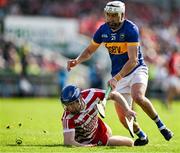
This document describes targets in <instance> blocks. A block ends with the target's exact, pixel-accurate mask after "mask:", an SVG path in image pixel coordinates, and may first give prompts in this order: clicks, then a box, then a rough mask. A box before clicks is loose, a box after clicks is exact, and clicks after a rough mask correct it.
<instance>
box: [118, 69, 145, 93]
mask: <svg viewBox="0 0 180 153" xmlns="http://www.w3.org/2000/svg"><path fill="white" fill-rule="evenodd" d="M136 83H142V84H144V85H146V86H147V83H148V68H147V67H146V66H140V67H138V68H137V69H136V70H135V71H134V72H132V73H131V74H130V75H128V76H126V77H124V78H122V79H121V80H120V81H118V83H117V86H116V89H115V90H116V91H118V92H119V93H129V94H130V93H131V87H132V85H133V84H136Z"/></svg>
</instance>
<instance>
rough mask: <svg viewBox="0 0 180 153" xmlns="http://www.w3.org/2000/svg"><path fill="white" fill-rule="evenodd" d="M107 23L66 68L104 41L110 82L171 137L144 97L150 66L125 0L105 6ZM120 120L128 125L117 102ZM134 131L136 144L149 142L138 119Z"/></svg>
mask: <svg viewBox="0 0 180 153" xmlns="http://www.w3.org/2000/svg"><path fill="white" fill-rule="evenodd" d="M104 14H105V23H104V24H103V25H101V26H100V28H99V29H98V30H97V31H96V33H95V34H94V37H93V39H92V41H91V43H90V44H89V46H88V47H87V48H86V49H85V50H84V51H83V52H82V53H81V54H80V55H79V56H78V57H77V58H76V59H72V60H69V61H68V62H67V69H68V70H69V71H70V70H71V68H72V67H74V66H76V65H77V64H79V63H82V62H84V61H86V60H88V59H89V58H90V57H91V56H92V54H93V53H94V52H95V51H96V50H97V48H98V47H99V46H100V45H101V44H102V43H103V44H104V45H105V47H106V48H107V50H108V52H109V56H110V59H111V63H112V70H111V74H112V78H111V79H110V80H109V81H108V85H110V86H111V87H112V89H114V90H116V91H118V92H120V93H121V94H122V95H123V96H124V97H125V99H126V100H127V102H128V103H129V105H130V106H131V107H132V101H134V102H135V103H137V104H138V105H139V106H140V107H141V108H142V109H143V110H144V112H145V113H146V114H147V115H148V116H149V117H150V118H151V119H152V120H153V121H154V122H155V123H156V125H157V127H158V129H159V131H160V132H161V134H162V135H163V136H164V138H165V139H166V140H168V141H169V140H170V139H171V138H172V136H173V133H172V132H171V131H170V130H169V129H168V128H167V127H166V126H165V124H164V123H163V122H162V120H161V119H160V118H159V116H158V113H157V112H156V110H155V108H154V107H153V105H152V103H151V102H150V100H149V99H147V98H146V97H145V92H146V88H147V82H148V68H147V66H146V64H145V63H144V59H143V55H142V51H141V48H140V38H139V30H138V27H137V26H136V25H135V24H134V23H133V22H131V21H129V20H127V19H125V4H124V3H123V2H121V1H112V2H109V3H107V5H106V6H105V8H104ZM115 108H116V111H117V114H118V117H119V119H120V121H121V122H122V123H123V125H124V126H125V127H126V123H125V122H124V116H123V115H122V113H121V107H120V106H119V105H118V104H115ZM133 127H134V132H135V134H136V135H137V136H138V139H136V141H135V143H134V145H136V146H140V145H145V144H147V143H148V137H147V135H146V134H145V133H144V132H143V131H142V129H141V128H140V127H139V125H138V124H137V122H134V126H133Z"/></svg>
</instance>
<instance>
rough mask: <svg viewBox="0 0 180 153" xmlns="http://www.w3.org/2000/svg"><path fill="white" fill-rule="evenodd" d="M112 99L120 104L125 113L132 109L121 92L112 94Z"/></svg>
mask: <svg viewBox="0 0 180 153" xmlns="http://www.w3.org/2000/svg"><path fill="white" fill-rule="evenodd" d="M110 99H112V100H114V101H115V102H117V103H119V104H120V105H121V107H122V109H123V110H124V111H125V112H126V111H128V110H129V109H130V108H129V105H128V103H127V102H126V100H125V98H124V97H123V96H122V95H121V94H120V93H119V92H116V91H113V92H111V94H110Z"/></svg>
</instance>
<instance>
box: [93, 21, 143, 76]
mask: <svg viewBox="0 0 180 153" xmlns="http://www.w3.org/2000/svg"><path fill="white" fill-rule="evenodd" d="M92 42H93V44H95V45H100V44H101V43H104V45H105V47H106V48H107V49H108V51H109V55H110V58H111V62H112V71H111V74H112V76H114V75H116V74H117V73H118V72H119V71H120V70H121V69H122V67H123V66H124V65H125V63H126V62H127V61H128V59H129V58H128V53H127V48H128V46H137V48H138V65H137V66H136V67H135V68H134V69H133V70H132V71H131V72H130V73H132V72H133V71H134V70H135V69H136V68H137V67H139V66H140V65H144V66H146V65H145V63H144V59H143V55H142V51H141V49H140V43H139V30H138V27H137V26H136V25H135V24H134V23H133V22H131V21H129V20H124V23H123V25H122V27H121V28H120V29H119V30H118V31H116V32H113V31H112V30H111V29H110V27H109V26H108V25H107V24H106V23H105V24H103V25H101V26H100V28H99V29H98V30H97V31H96V33H95V34H94V37H93V40H92ZM130 73H129V74H130Z"/></svg>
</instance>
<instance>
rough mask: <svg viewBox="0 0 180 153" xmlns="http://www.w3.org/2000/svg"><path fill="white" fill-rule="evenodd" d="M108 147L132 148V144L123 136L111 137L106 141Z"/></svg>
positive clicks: (131, 141)
mask: <svg viewBox="0 0 180 153" xmlns="http://www.w3.org/2000/svg"><path fill="white" fill-rule="evenodd" d="M107 145H108V146H129V147H132V146H134V142H133V140H132V139H131V138H128V137H124V136H111V137H109V140H108V144H107Z"/></svg>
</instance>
